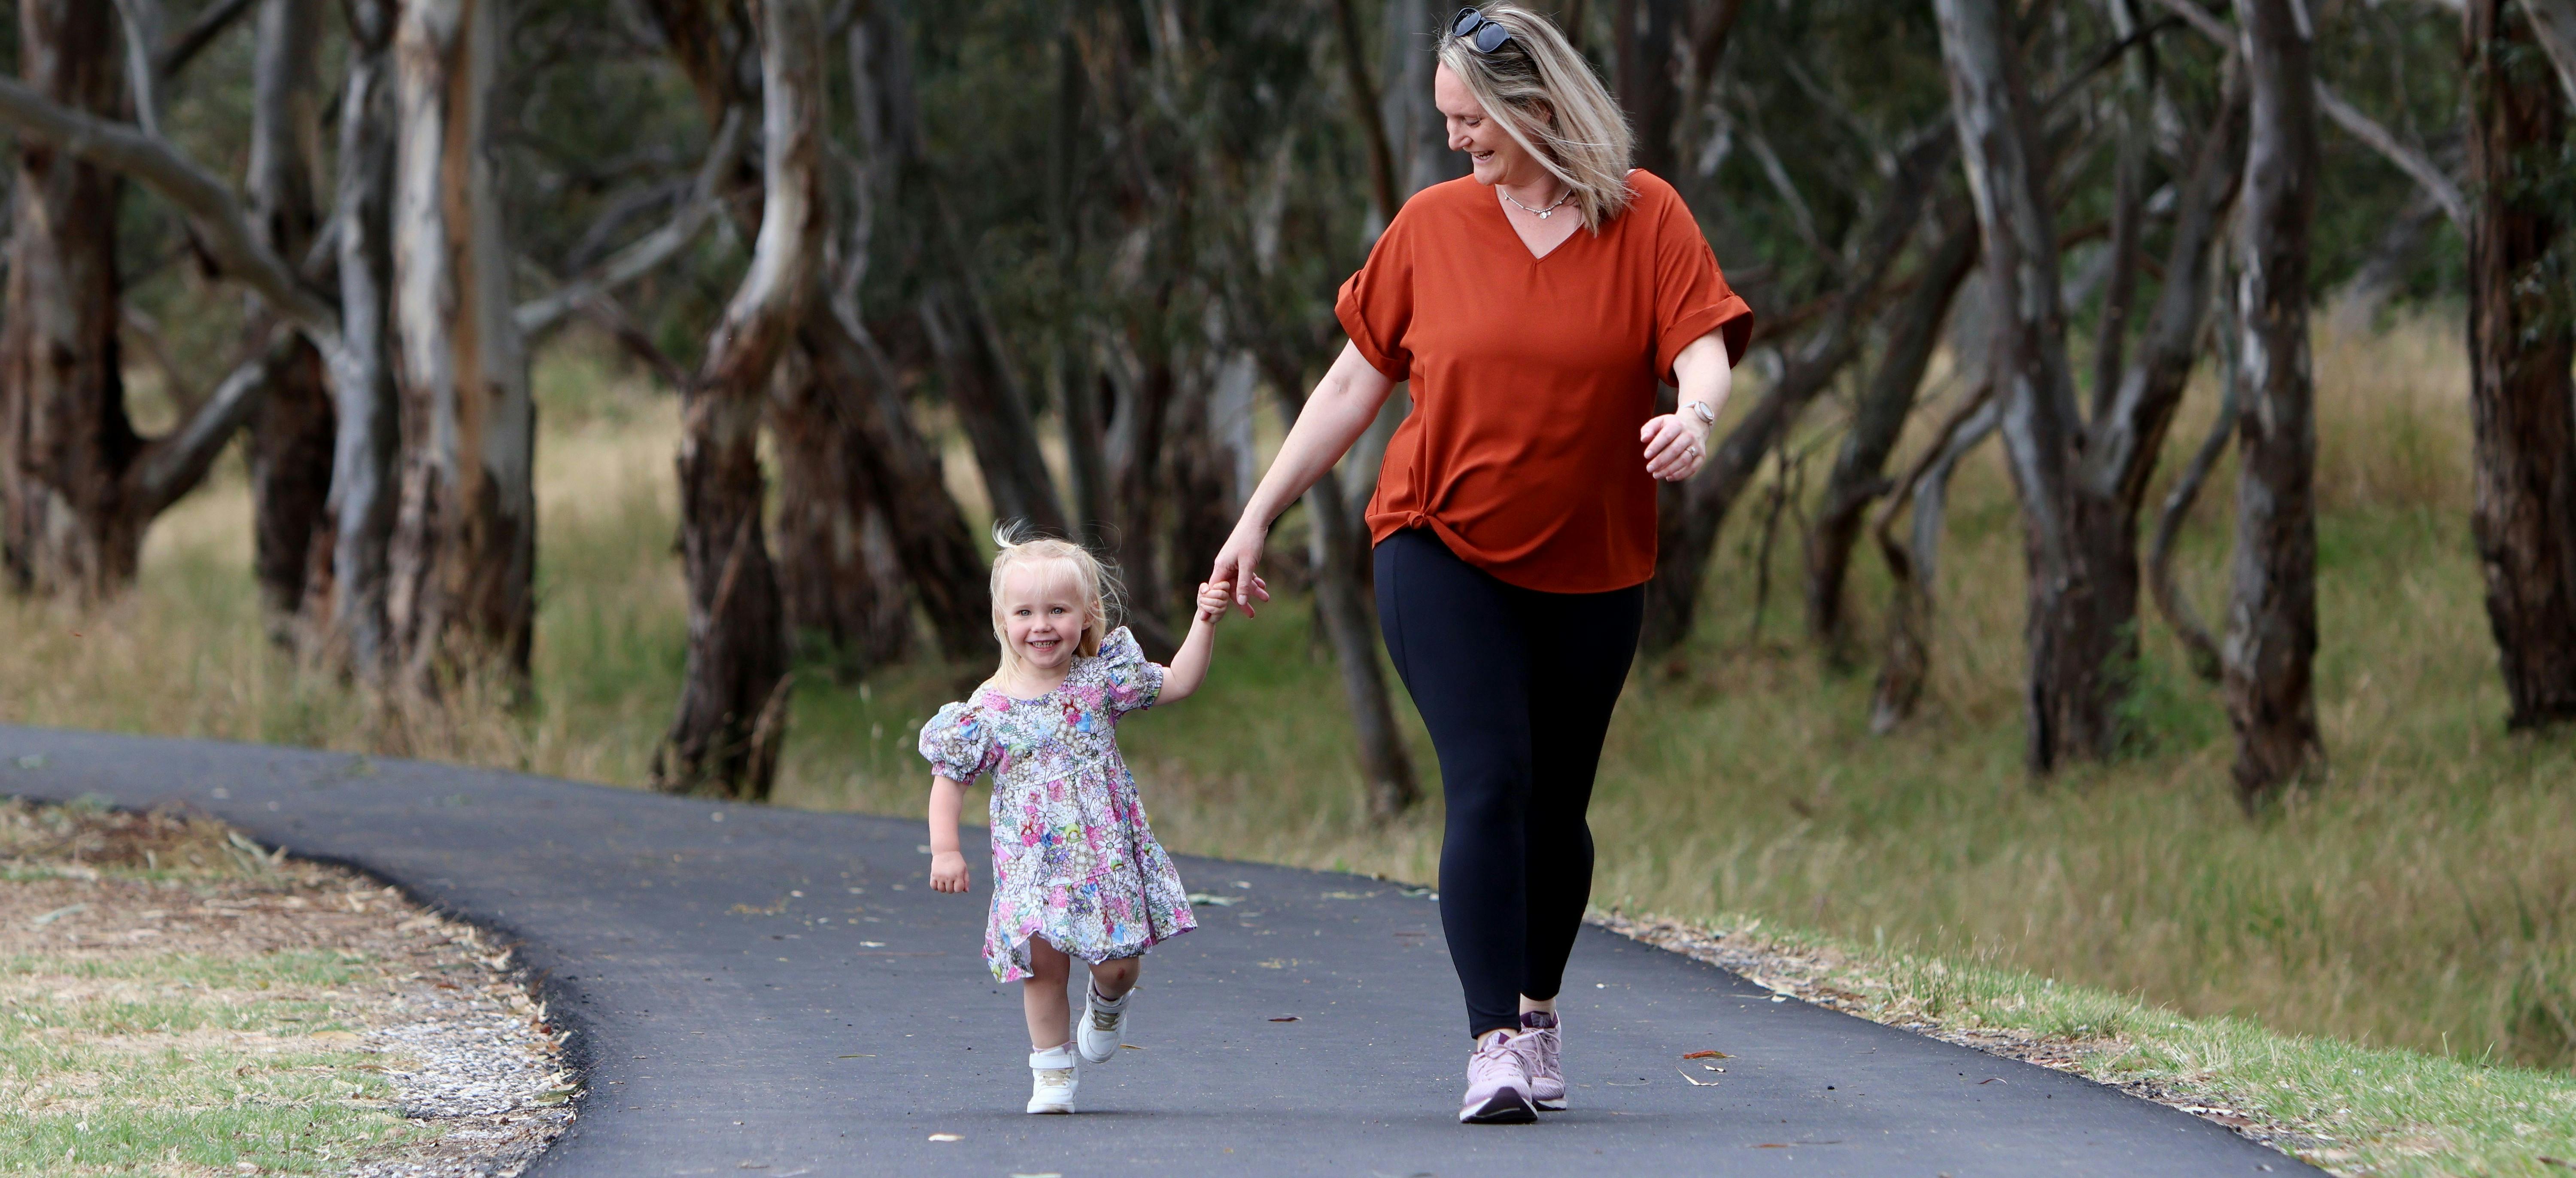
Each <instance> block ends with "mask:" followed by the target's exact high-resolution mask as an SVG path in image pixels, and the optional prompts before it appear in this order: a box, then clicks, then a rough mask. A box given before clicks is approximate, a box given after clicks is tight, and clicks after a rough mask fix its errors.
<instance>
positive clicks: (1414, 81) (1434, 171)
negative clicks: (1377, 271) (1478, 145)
mask: <svg viewBox="0 0 2576 1178" xmlns="http://www.w3.org/2000/svg"><path fill="white" fill-rule="evenodd" d="M1456 11H1457V9H1456V8H1455V7H1452V6H1449V5H1447V4H1445V3H1443V2H1442V0H1386V13H1385V18H1384V19H1385V22H1386V63H1387V70H1386V88H1385V92H1384V93H1382V94H1380V95H1379V96H1378V101H1379V103H1380V105H1381V107H1382V109H1384V110H1385V111H1386V126H1387V138H1388V141H1389V143H1390V145H1391V148H1392V150H1393V151H1394V152H1395V163H1396V166H1397V167H1398V168H1399V169H1401V170H1402V171H1403V173H1404V176H1403V182H1402V183H1400V184H1398V185H1397V186H1396V187H1397V189H1398V190H1399V191H1401V192H1404V193H1407V194H1410V193H1415V192H1420V191H1422V190H1423V189H1425V188H1428V187H1430V186H1432V185H1434V184H1438V183H1440V182H1441V181H1444V180H1454V179H1457V178H1458V177H1460V176H1464V175H1466V174H1467V168H1468V164H1467V156H1466V154H1465V153H1463V152H1456V151H1451V150H1449V130H1448V127H1447V125H1446V124H1445V123H1444V122H1443V120H1442V119H1441V116H1440V108H1438V107H1436V106H1433V105H1431V75H1432V72H1433V69H1434V68H1435V67H1436V66H1437V65H1438V59H1437V55H1438V53H1439V50H1440V35H1441V34H1442V33H1444V32H1446V31H1447V30H1448V27H1449V24H1448V22H1449V20H1450V19H1451V15H1452V14H1453V13H1455V12H1456ZM1380 228H1384V226H1380Z"/></svg>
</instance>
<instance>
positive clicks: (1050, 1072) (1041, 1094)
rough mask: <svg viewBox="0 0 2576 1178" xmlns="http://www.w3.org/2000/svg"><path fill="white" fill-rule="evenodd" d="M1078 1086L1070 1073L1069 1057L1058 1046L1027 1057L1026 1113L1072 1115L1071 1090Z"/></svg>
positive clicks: (1072, 1072) (1072, 1065) (1080, 1079)
mask: <svg viewBox="0 0 2576 1178" xmlns="http://www.w3.org/2000/svg"><path fill="white" fill-rule="evenodd" d="M1081 1083H1082V1078H1081V1077H1080V1076H1078V1075H1076V1074H1075V1073H1074V1064H1073V1053H1072V1052H1070V1051H1067V1050H1065V1049H1064V1047H1063V1046H1062V1045H1061V1044H1059V1045H1057V1046H1054V1047H1050V1048H1048V1049H1046V1050H1044V1051H1037V1052H1031V1053H1030V1054H1029V1111H1030V1112H1033V1113H1069V1112H1072V1111H1073V1090H1074V1089H1075V1088H1077V1087H1080V1086H1081Z"/></svg>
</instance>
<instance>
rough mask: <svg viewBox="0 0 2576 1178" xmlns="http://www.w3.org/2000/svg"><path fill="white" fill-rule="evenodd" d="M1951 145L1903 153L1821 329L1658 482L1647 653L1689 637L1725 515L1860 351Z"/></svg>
mask: <svg viewBox="0 0 2576 1178" xmlns="http://www.w3.org/2000/svg"><path fill="white" fill-rule="evenodd" d="M1954 150H1955V149H1954V147H1953V145H1952V144H1951V143H1950V141H1949V140H1948V139H1946V138H1940V137H1934V138H1930V139H1926V140H1925V141H1923V142H1922V143H1920V144H1918V145H1916V146H1915V147H1914V148H1913V149H1912V150H1910V151H1908V152H1907V153H1906V155H1905V159H1904V161H1903V162H1902V163H1900V164H1899V165H1898V168H1897V175H1896V178H1895V180H1894V181H1893V182H1892V183H1890V184H1889V186H1888V191H1887V195H1886V198H1885V201H1884V203H1883V204H1882V205H1881V207H1880V208H1879V210H1878V213H1877V215H1876V216H1875V217H1873V218H1872V219H1871V220H1870V222H1869V223H1868V224H1867V225H1866V226H1864V227H1863V228H1862V230H1861V236H1860V240H1859V242H1858V243H1857V246H1856V249H1857V250H1858V256H1859V257H1860V258H1862V259H1863V261H1864V264H1863V265H1862V267H1861V268H1860V269H1859V270H1858V271H1857V272H1856V273H1854V274H1852V275H1851V276H1850V278H1849V279H1848V280H1847V281H1846V282H1845V284H1844V286H1843V288H1842V290H1841V291H1839V292H1838V293H1837V294H1836V295H1835V297H1834V306H1833V311H1832V312H1831V313H1830V314H1829V315H1828V316H1827V317H1826V319H1825V323H1824V326H1822V327H1820V328H1818V329H1817V330H1816V332H1815V334H1814V335H1813V336H1811V337H1809V339H1808V341H1807V344H1806V346H1805V347H1804V348H1802V349H1801V350H1800V351H1799V353H1798V354H1797V355H1796V356H1795V357H1794V358H1792V359H1791V360H1790V362H1789V364H1788V365H1787V367H1786V369H1785V370H1784V371H1783V372H1782V373H1781V374H1780V379H1779V380H1777V381H1775V382H1773V383H1772V385H1771V387H1770V388H1769V389H1768V390H1766V391H1764V393H1763V394H1762V399H1761V400H1760V401H1758V402H1755V403H1754V406H1753V409H1752V410H1751V411H1750V412H1748V413H1746V414H1745V416H1744V418H1743V419H1742V420H1740V421H1738V422H1737V423H1736V424H1735V428H1733V429H1731V430H1729V431H1727V434H1726V437H1724V438H1723V439H1720V440H1719V441H1718V442H1717V443H1716V445H1714V446H1713V447H1711V448H1710V450H1709V455H1708V463H1707V465H1705V466H1703V467H1701V468H1700V472H1699V473H1698V474H1697V475H1694V476H1692V477H1691V479H1690V480H1689V481H1687V482H1681V483H1665V484H1663V485H1662V486H1661V487H1659V488H1657V495H1656V521H1655V523H1656V533H1657V534H1656V549H1655V573H1654V578H1653V579H1652V580H1650V581H1648V582H1647V583H1646V617H1645V625H1644V627H1643V629H1642V631H1641V632H1640V634H1639V637H1638V641H1637V645H1638V649H1639V650H1641V651H1643V652H1644V653H1645V654H1647V655H1648V656H1650V657H1651V656H1657V655H1662V654H1664V653H1666V652H1669V651H1671V650H1673V649H1674V648H1676V647H1678V646H1680V645H1681V644H1682V642H1683V641H1684V640H1686V639H1688V638H1689V637H1690V631H1691V626H1692V623H1693V621H1694V620H1695V619H1696V618H1697V617H1698V614H1699V597H1700V584H1701V582H1702V580H1703V579H1704V578H1705V577H1706V575H1707V573H1708V561H1709V556H1710V554H1711V553H1713V552H1714V551H1716V549H1717V535H1718V530H1719V528H1720V526H1721V525H1723V524H1724V523H1725V522H1726V513H1727V512H1728V511H1729V510H1730V509H1732V508H1733V507H1734V505H1735V500H1736V499H1737V498H1738V497H1739V496H1741V495H1742V494H1743V493H1744V488H1745V487H1746V486H1748V485H1750V484H1751V483H1752V481H1753V476H1754V474H1755V472H1757V471H1759V470H1760V469H1761V468H1762V460H1763V459H1764V458H1765V457H1767V456H1768V455H1770V454H1771V453H1772V452H1773V451H1775V450H1777V449H1779V447H1780V442H1781V439H1783V438H1785V437H1787V436H1788V433H1789V430H1790V429H1791V428H1793V427H1795V426H1796V425H1797V424H1798V417H1799V415H1800V414H1803V413H1805V412H1806V409H1807V405H1808V404H1809V403H1810V402H1812V401H1814V400H1815V399H1816V397H1817V396H1818V395H1820V394H1822V393H1823V392H1824V391H1825V389H1826V388H1827V387H1829V386H1830V385H1832V384H1833V380H1834V377H1835V376H1836V375H1837V374H1839V373H1840V372H1841V371H1842V370H1843V367H1844V366H1845V365H1848V364H1850V363H1851V362H1852V359H1853V358H1854V357H1856V356H1858V355H1859V354H1860V346H1861V336H1862V330H1861V324H1860V316H1861V314H1862V312H1863V311H1864V310H1865V309H1866V308H1867V307H1868V305H1869V303H1870V301H1871V300H1872V299H1875V298H1876V297H1877V296H1878V291H1879V288H1880V287H1881V286H1882V285H1884V284H1885V283H1886V281H1887V276H1888V274H1889V273H1890V272H1891V271H1892V270H1894V268H1895V265H1896V258H1897V255H1898V254H1899V253H1901V252H1903V251H1904V248H1905V243H1906V240H1907V239H1908V238H1911V237H1912V236H1913V235H1914V231H1915V226H1916V223H1917V222H1918V221H1920V220H1921V219H1922V216H1923V205H1924V202H1925V201H1926V200H1928V199H1929V198H1930V193H1931V190H1932V188H1933V187H1934V185H1935V184H1936V183H1937V178H1938V177H1939V176H1940V175H1941V173H1943V172H1944V171H1947V170H1948V168H1949V166H1950V159H1951V153H1952V152H1953V151H1954Z"/></svg>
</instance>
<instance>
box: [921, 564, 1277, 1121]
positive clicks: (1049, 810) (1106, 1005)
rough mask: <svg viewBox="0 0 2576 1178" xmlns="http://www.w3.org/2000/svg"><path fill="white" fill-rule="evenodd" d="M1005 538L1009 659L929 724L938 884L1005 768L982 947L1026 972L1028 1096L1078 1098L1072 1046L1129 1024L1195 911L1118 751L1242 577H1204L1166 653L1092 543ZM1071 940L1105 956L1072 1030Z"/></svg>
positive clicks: (957, 881)
mask: <svg viewBox="0 0 2576 1178" xmlns="http://www.w3.org/2000/svg"><path fill="white" fill-rule="evenodd" d="M994 541H995V542H996V543H997V544H999V545H1000V546H1001V551H1000V553H999V554H998V555H997V556H995V557H994V559H993V637H994V638H996V639H998V640H1000V642H1001V645H1002V666H1001V669H1000V670H999V671H996V672H995V673H994V675H993V677H992V678H991V679H988V680H985V682H984V685H983V686H982V687H979V688H977V689H976V691H975V694H974V696H973V697H972V698H970V699H968V700H966V701H964V702H962V703H953V704H950V705H948V706H947V707H944V708H941V709H940V710H939V714H938V715H937V716H934V717H932V718H931V721H930V723H928V724H926V725H923V726H922V729H921V755H922V756H923V757H925V758H928V759H929V761H930V766H931V770H932V774H933V776H932V777H931V785H930V886H931V889H932V890H933V891H940V892H960V893H962V892H964V891H966V889H967V878H966V858H965V856H964V855H961V854H959V853H958V850H957V814H958V811H959V810H960V809H961V808H962V806H963V804H964V793H965V783H967V782H970V781H973V780H974V779H975V776H976V775H977V774H979V773H990V774H992V775H993V809H992V823H993V908H992V915H991V917H990V919H989V920H988V921H987V922H986V924H985V928H984V960H985V961H986V962H987V963H988V964H990V965H991V966H992V969H993V976H994V977H995V978H996V979H999V980H1001V981H1005V982H1008V981H1020V982H1022V983H1024V984H1023V985H1022V987H1021V990H1020V1002H1021V1007H1022V1010H1023V1011H1024V1012H1025V1013H1026V1014H1027V1016H1028V1022H1029V1051H1030V1055H1029V1071H1030V1073H1031V1093H1030V1096H1029V1111H1030V1112H1033V1113H1069V1112H1072V1111H1073V1093H1074V1088H1075V1085H1076V1083H1077V1080H1078V1077H1077V1076H1076V1074H1075V1066H1076V1065H1075V1063H1074V1056H1075V1054H1076V1053H1077V1052H1078V1053H1079V1054H1080V1055H1081V1057H1082V1059H1083V1060H1085V1061H1087V1062H1089V1063H1093V1064H1103V1063H1107V1062H1109V1060H1110V1059H1111V1058H1112V1057H1113V1056H1115V1055H1117V1054H1118V1044H1119V1041H1120V1040H1121V1039H1122V1038H1124V1037H1125V1036H1126V1035H1127V1034H1128V1030H1129V1025H1128V1020H1127V1005H1128V1001H1129V999H1130V998H1131V997H1132V994H1131V993H1130V992H1131V991H1132V990H1133V989H1134V988H1135V985H1136V977H1137V974H1138V971H1139V966H1140V965H1141V962H1140V961H1139V960H1138V959H1139V958H1141V957H1142V956H1143V955H1144V953H1145V950H1147V949H1148V948H1151V947H1152V946H1153V945H1154V944H1155V943H1156V942H1159V941H1165V940H1169V939H1171V938H1173V937H1176V936H1179V935H1181V934H1182V933H1185V932H1188V931H1190V930H1191V929H1193V928H1195V927H1197V925H1198V922H1197V921H1196V920H1194V919H1192V918H1191V916H1190V900H1189V893H1188V891H1187V890H1186V889H1184V888H1182V886H1181V877H1180V874H1179V873H1178V872H1176V871H1174V870H1173V869H1172V859H1171V856H1170V855H1167V854H1165V853H1164V851H1163V846H1162V844H1161V843H1158V842H1156V841H1154V832H1153V830H1152V828H1150V827H1148V826H1147V825H1146V824H1145V808H1144V805H1143V804H1142V803H1141V802H1140V801H1139V800H1138V799H1137V796H1136V777H1135V775H1134V774H1132V773H1129V772H1128V771H1127V763H1126V762H1125V761H1124V760H1122V759H1121V758H1120V757H1119V755H1118V738H1117V727H1118V721H1119V719H1120V718H1121V717H1123V716H1125V715H1126V714H1127V713H1129V712H1133V711H1137V710H1139V709H1143V708H1149V707H1152V706H1154V705H1155V704H1157V703H1170V702H1173V701H1175V700H1179V699H1182V698H1185V697H1187V696H1188V695H1189V694H1190V693H1191V692H1194V691H1197V690H1198V687H1199V681H1200V680H1202V679H1204V678H1206V677H1207V667H1208V658H1209V656H1210V654H1211V653H1212V652H1213V649H1214V647H1215V645H1216V631H1215V623H1216V620H1217V619H1218V618H1220V617H1223V616H1224V615H1225V608H1226V605H1227V594H1228V592H1229V591H1230V589H1231V588H1232V586H1230V585H1209V584H1202V585H1200V586H1199V594H1198V598H1199V599H1198V617H1197V618H1196V620H1194V621H1192V622H1191V623H1190V634H1189V638H1188V640H1186V641H1184V642H1183V643H1182V644H1181V649H1180V652H1179V653H1178V654H1176V655H1174V656H1173V658H1172V665H1171V666H1170V667H1169V668H1165V667H1161V666H1157V665H1155V664H1153V663H1150V662H1147V661H1145V656H1144V654H1143V653H1142V652H1140V651H1138V650H1137V649H1136V639H1135V637H1134V636H1133V635H1131V634H1129V633H1128V632H1127V629H1126V627H1124V626H1122V627H1119V628H1118V629H1117V630H1114V631H1112V630H1110V629H1109V598H1110V595H1111V593H1113V592H1114V591H1115V588H1116V587H1115V585H1114V584H1112V583H1111V581H1110V579H1109V576H1108V574H1107V573H1106V572H1105V571H1104V570H1103V569H1102V568H1101V566H1100V562H1099V561H1098V560H1097V559H1095V558H1094V557H1093V556H1092V555H1091V553H1090V552H1089V551H1087V550H1085V549H1084V548H1083V547H1082V546H1081V545H1078V544H1071V543H1067V542H1065V541H1063V540H1054V539H1043V538H1041V539H1015V538H1013V536H1012V535H1011V534H1010V533H1008V532H1007V531H997V532H996V533H995V535H994ZM1074 957H1079V958H1081V959H1082V960H1083V961H1084V962H1085V963H1086V964H1088V965H1089V966H1090V967H1091V985H1090V998H1089V1000H1088V1001H1087V1002H1086V1003H1085V1009H1084V1012H1083V1018H1082V1023H1081V1029H1080V1033H1079V1034H1078V1035H1075V1036H1073V1038H1074V1040H1075V1041H1074V1042H1072V1043H1067V1041H1066V1039H1067V1036H1066V1034H1065V1022H1066V1019H1067V1018H1068V1016H1069V1015H1070V1013H1071V1012H1070V1010H1069V1008H1068V1004H1067V1001H1066V996H1065V981H1066V978H1067V977H1068V975H1069V974H1070V973H1071V968H1072V962H1071V958H1074ZM1068 1047H1071V1048H1072V1049H1073V1050H1070V1051H1069V1050H1067V1048H1068Z"/></svg>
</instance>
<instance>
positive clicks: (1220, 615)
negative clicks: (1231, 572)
mask: <svg viewBox="0 0 2576 1178" xmlns="http://www.w3.org/2000/svg"><path fill="white" fill-rule="evenodd" d="M1263 596H1268V594H1264V595H1263ZM1233 604H1234V586H1232V585H1230V584H1227V583H1226V582H1224V581H1201V582H1199V617H1198V620H1200V621H1202V622H1206V623H1207V624H1209V625H1211V626H1213V625H1215V624H1217V623H1218V622H1222V621H1224V620H1225V611H1226V609H1227V608H1228V607H1230V606H1232V605H1233Z"/></svg>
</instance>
